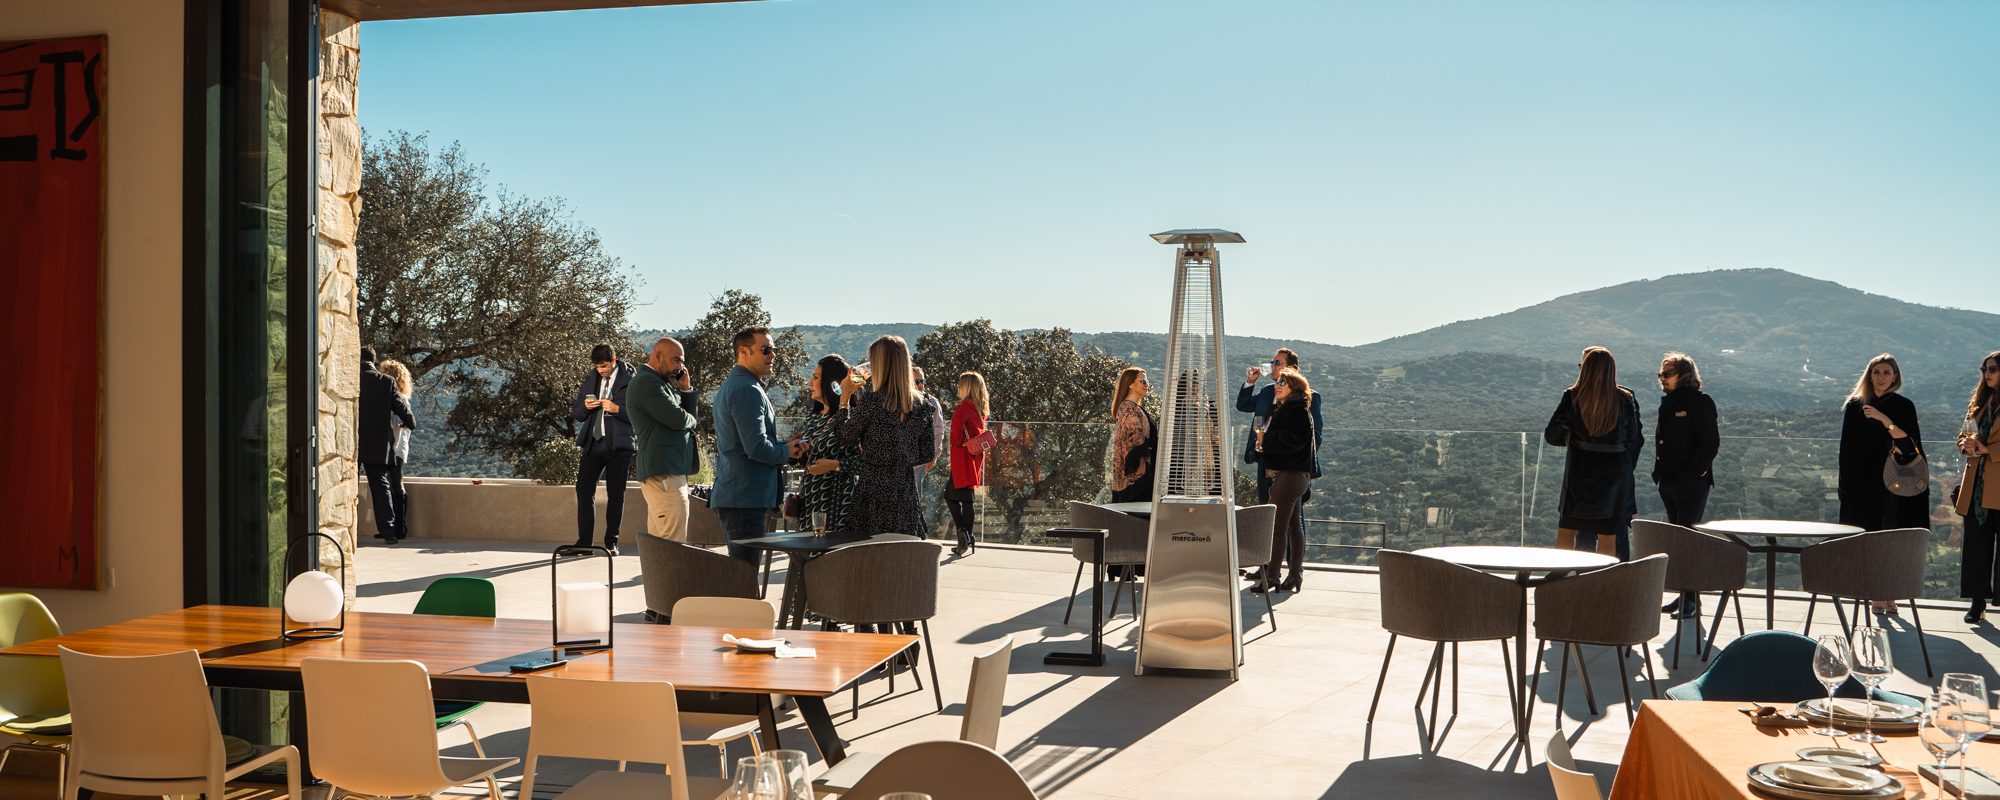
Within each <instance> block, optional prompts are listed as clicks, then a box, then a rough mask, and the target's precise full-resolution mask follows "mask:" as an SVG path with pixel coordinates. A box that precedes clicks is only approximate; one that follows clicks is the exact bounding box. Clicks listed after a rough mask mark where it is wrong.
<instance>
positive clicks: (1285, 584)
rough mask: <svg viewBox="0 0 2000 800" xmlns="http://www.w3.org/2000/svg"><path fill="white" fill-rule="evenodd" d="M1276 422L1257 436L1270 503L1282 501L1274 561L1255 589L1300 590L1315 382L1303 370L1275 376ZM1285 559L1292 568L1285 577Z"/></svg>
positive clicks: (1286, 370) (1273, 416)
mask: <svg viewBox="0 0 2000 800" xmlns="http://www.w3.org/2000/svg"><path fill="white" fill-rule="evenodd" d="M1271 377H1272V381H1273V385H1274V386H1275V387H1276V388H1275V390H1274V393H1273V395H1272V397H1271V424H1270V425H1269V426H1268V427H1266V428H1265V430H1264V432H1263V433H1262V434H1259V435H1258V437H1257V451H1258V456H1257V462H1258V464H1259V465H1260V466H1262V467H1263V468H1264V474H1265V475H1266V476H1268V477H1269V478H1270V479H1271V502H1272V503H1275V504H1277V506H1278V516H1277V526H1278V528H1277V530H1275V531H1273V532H1272V533H1273V535H1272V537H1271V563H1270V564H1267V565H1265V567H1264V574H1263V575H1262V576H1260V577H1259V579H1258V581H1257V585H1255V586H1252V587H1250V591H1252V592H1256V593H1258V594H1263V593H1264V592H1268V591H1271V590H1273V589H1285V590H1288V591H1292V592H1297V591H1298V590H1299V589H1300V588H1302V586H1303V585H1304V577H1303V576H1304V574H1305V567H1304V565H1305V555H1306V533H1305V531H1303V530H1301V529H1300V528H1299V517H1300V514H1299V503H1300V502H1302V501H1303V500H1304V499H1305V496H1306V489H1307V488H1309V487H1310V486H1311V485H1312V469H1313V423H1312V413H1311V412H1310V411H1309V410H1308V409H1309V408H1310V407H1311V405H1312V385H1311V384H1309V383H1307V382H1306V379H1305V376H1303V375H1300V374H1299V371H1298V370H1295V369H1292V368H1290V367H1286V368H1284V369H1281V370H1279V371H1278V374H1276V375H1273V376H1271ZM1280 563H1283V564H1284V565H1285V566H1287V567H1289V568H1290V570H1291V571H1290V572H1289V573H1287V574H1286V575H1285V579H1284V580H1283V581H1282V582H1281V581H1279V580H1278V567H1279V565H1280Z"/></svg>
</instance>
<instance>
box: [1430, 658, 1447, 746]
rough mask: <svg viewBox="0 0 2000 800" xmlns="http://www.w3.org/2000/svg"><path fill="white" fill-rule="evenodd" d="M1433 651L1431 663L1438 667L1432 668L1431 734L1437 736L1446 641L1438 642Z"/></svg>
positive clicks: (1442, 690) (1442, 689)
mask: <svg viewBox="0 0 2000 800" xmlns="http://www.w3.org/2000/svg"><path fill="white" fill-rule="evenodd" d="M1433 652H1434V653H1435V655H1433V656H1431V664H1432V665H1433V666H1435V667H1436V669H1433V670H1431V680H1432V681H1433V683H1432V684H1431V727H1430V735H1431V736H1433V737H1435V736H1437V729H1438V698H1439V697H1442V696H1444V642H1438V643H1437V648H1436V649H1435V650H1434V651H1433ZM1427 738H1428V737H1427Z"/></svg>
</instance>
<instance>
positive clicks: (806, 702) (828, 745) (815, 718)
mask: <svg viewBox="0 0 2000 800" xmlns="http://www.w3.org/2000/svg"><path fill="white" fill-rule="evenodd" d="M792 700H794V701H796V702H797V703H798V704H799V716H801V717H804V718H805V721H806V732H808V733H811V734H812V738H813V744H815V745H818V747H819V754H820V757H821V758H824V759H826V765H827V766H829V767H831V766H833V765H835V764H838V763H840V762H841V761H842V760H843V759H845V758H847V746H846V744H844V743H842V742H841V741H840V734H839V733H837V732H835V731H834V729H833V715H832V714H829V713H827V710H826V698H824V697H809V696H806V695H794V696H793V697H792ZM769 707H770V706H769V704H768V703H766V704H765V708H769ZM776 727H777V726H776V725H773V726H772V728H773V729H775V728H776ZM765 746H766V747H769V748H773V749H775V748H776V747H777V743H776V739H775V737H774V738H773V740H772V743H771V744H768V745H765Z"/></svg>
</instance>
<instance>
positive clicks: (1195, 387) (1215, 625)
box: [1136, 228, 1243, 680]
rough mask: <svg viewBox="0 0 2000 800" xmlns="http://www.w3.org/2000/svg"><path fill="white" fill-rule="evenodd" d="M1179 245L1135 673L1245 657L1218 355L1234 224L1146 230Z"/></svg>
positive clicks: (1161, 381)
mask: <svg viewBox="0 0 2000 800" xmlns="http://www.w3.org/2000/svg"><path fill="white" fill-rule="evenodd" d="M1153 240H1154V241H1157V242H1159V243H1161V244H1171V245H1178V246H1179V247H1180V250H1179V251H1178V252H1177V253H1176V255H1175V258H1174V304H1173V308H1172V310H1171V312H1170V313H1171V314H1172V315H1173V316H1172V318H1171V319H1170V320H1169V321H1168V322H1167V368H1166V372H1165V373H1164V374H1162V375H1160V376H1159V377H1158V378H1156V379H1155V380H1154V386H1155V387H1159V386H1162V385H1163V386H1164V387H1165V391H1166V394H1165V395H1164V397H1165V402H1164V404H1163V405H1162V407H1161V408H1162V411H1163V414H1162V422H1161V426H1160V448H1159V451H1158V463H1156V464H1155V465H1154V469H1153V475H1154V481H1155V483H1154V487H1153V518H1152V519H1153V522H1152V532H1151V535H1150V536H1149V537H1148V540H1147V545H1146V593H1145V603H1144V608H1143V609H1142V611H1141V614H1140V618H1139V619H1140V628H1139V631H1140V632H1139V661H1138V666H1137V669H1136V672H1137V674H1140V675H1144V674H1145V673H1146V669H1147V668H1148V667H1163V668H1171V669H1198V670H1217V671H1222V670H1227V671H1228V672H1229V677H1230V679H1232V680H1234V679H1235V678H1236V667H1237V665H1238V664H1241V663H1242V662H1243V639H1242V636H1241V635H1240V634H1239V633H1238V631H1240V630H1241V626H1240V625H1239V621H1240V620H1241V618H1242V615H1243V612H1242V608H1241V607H1240V605H1239V603H1238V595H1237V592H1236V514H1235V504H1234V503H1233V502H1232V497H1231V495H1232V489H1231V487H1232V485H1233V484H1234V482H1235V478H1234V474H1233V470H1231V468H1230V464H1231V459H1230V458H1228V457H1227V455H1228V454H1229V453H1231V452H1233V450H1232V449H1231V448H1230V446H1229V428H1228V426H1227V425H1225V424H1224V423H1225V420H1224V419H1223V417H1222V415H1223V414H1224V413H1226V410H1227V409H1228V408H1230V406H1229V405H1228V400H1227V398H1226V397H1225V392H1227V391H1228V390H1229V389H1230V388H1232V387H1231V386H1230V385H1229V380H1228V378H1226V377H1225V373H1224V372H1223V363H1222V263H1221V259H1220V258H1218V257H1217V255H1216V252H1215V246H1216V245H1217V244H1228V243H1240V242H1242V241H1243V236H1242V235H1241V234H1237V233H1233V232H1230V231H1225V230H1218V229H1214V228H1199V229H1190V230H1175V231H1167V232H1166V233H1156V234H1153Z"/></svg>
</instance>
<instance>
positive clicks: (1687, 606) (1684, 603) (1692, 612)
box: [1672, 592, 1701, 619]
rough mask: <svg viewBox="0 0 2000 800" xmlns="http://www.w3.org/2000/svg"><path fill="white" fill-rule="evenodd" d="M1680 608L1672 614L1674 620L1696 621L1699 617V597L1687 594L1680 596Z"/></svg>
mask: <svg viewBox="0 0 2000 800" xmlns="http://www.w3.org/2000/svg"><path fill="white" fill-rule="evenodd" d="M1676 605H1679V606H1680V608H1678V609H1676V610H1675V611H1674V612H1673V615H1672V616H1673V618H1674V619H1698V618H1700V617H1701V595H1698V594H1695V593H1693V592H1688V593H1685V594H1682V595H1681V599H1680V602H1679V603H1677V604H1676Z"/></svg>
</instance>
